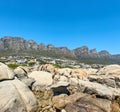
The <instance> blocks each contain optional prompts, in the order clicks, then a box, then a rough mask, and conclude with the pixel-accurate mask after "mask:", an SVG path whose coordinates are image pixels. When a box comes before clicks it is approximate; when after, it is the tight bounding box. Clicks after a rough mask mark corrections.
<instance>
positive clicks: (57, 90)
mask: <svg viewBox="0 0 120 112" xmlns="http://www.w3.org/2000/svg"><path fill="white" fill-rule="evenodd" d="M68 86H69V83H68V82H58V83H56V84H54V85H52V86H51V87H50V88H51V89H52V90H53V93H54V96H56V95H60V94H68V95H69V91H68V89H67V87H68Z"/></svg>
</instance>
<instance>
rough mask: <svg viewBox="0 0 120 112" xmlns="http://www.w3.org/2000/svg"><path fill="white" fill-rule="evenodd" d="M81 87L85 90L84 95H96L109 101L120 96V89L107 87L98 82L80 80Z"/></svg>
mask: <svg viewBox="0 0 120 112" xmlns="http://www.w3.org/2000/svg"><path fill="white" fill-rule="evenodd" d="M79 87H80V88H81V89H82V90H83V92H84V93H89V94H96V95H97V96H99V97H102V98H107V99H109V100H112V99H115V97H117V96H120V89H119V88H112V87H107V86H105V85H102V84H99V83H96V82H89V81H83V80H79Z"/></svg>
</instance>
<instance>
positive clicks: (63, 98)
mask: <svg viewBox="0 0 120 112" xmlns="http://www.w3.org/2000/svg"><path fill="white" fill-rule="evenodd" d="M83 96H86V94H83V93H75V94H73V95H70V96H68V95H67V94H61V95H58V96H54V97H53V99H52V102H53V106H54V107H55V108H57V109H60V110H61V109H63V108H64V107H65V106H66V105H67V104H70V103H73V102H75V101H77V100H78V99H80V98H81V97H83Z"/></svg>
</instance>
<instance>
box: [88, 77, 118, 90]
mask: <svg viewBox="0 0 120 112" xmlns="http://www.w3.org/2000/svg"><path fill="white" fill-rule="evenodd" d="M88 79H89V81H91V82H97V83H100V84H104V85H107V86H110V87H113V88H116V82H115V77H113V76H106V75H102V76H98V75H96V76H95V75H91V76H89V78H88Z"/></svg>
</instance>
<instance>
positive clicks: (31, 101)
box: [0, 79, 37, 112]
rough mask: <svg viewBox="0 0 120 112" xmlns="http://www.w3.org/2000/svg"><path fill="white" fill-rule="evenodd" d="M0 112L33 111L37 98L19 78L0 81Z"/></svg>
mask: <svg viewBox="0 0 120 112" xmlns="http://www.w3.org/2000/svg"><path fill="white" fill-rule="evenodd" d="M0 99H1V101H0V111H1V112H35V111H36V109H37V100H36V98H35V96H34V94H33V93H32V92H31V91H30V90H29V88H28V87H27V86H26V85H25V84H24V83H22V82H20V81H19V80H17V79H16V80H12V81H2V82H1V83H0Z"/></svg>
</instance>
